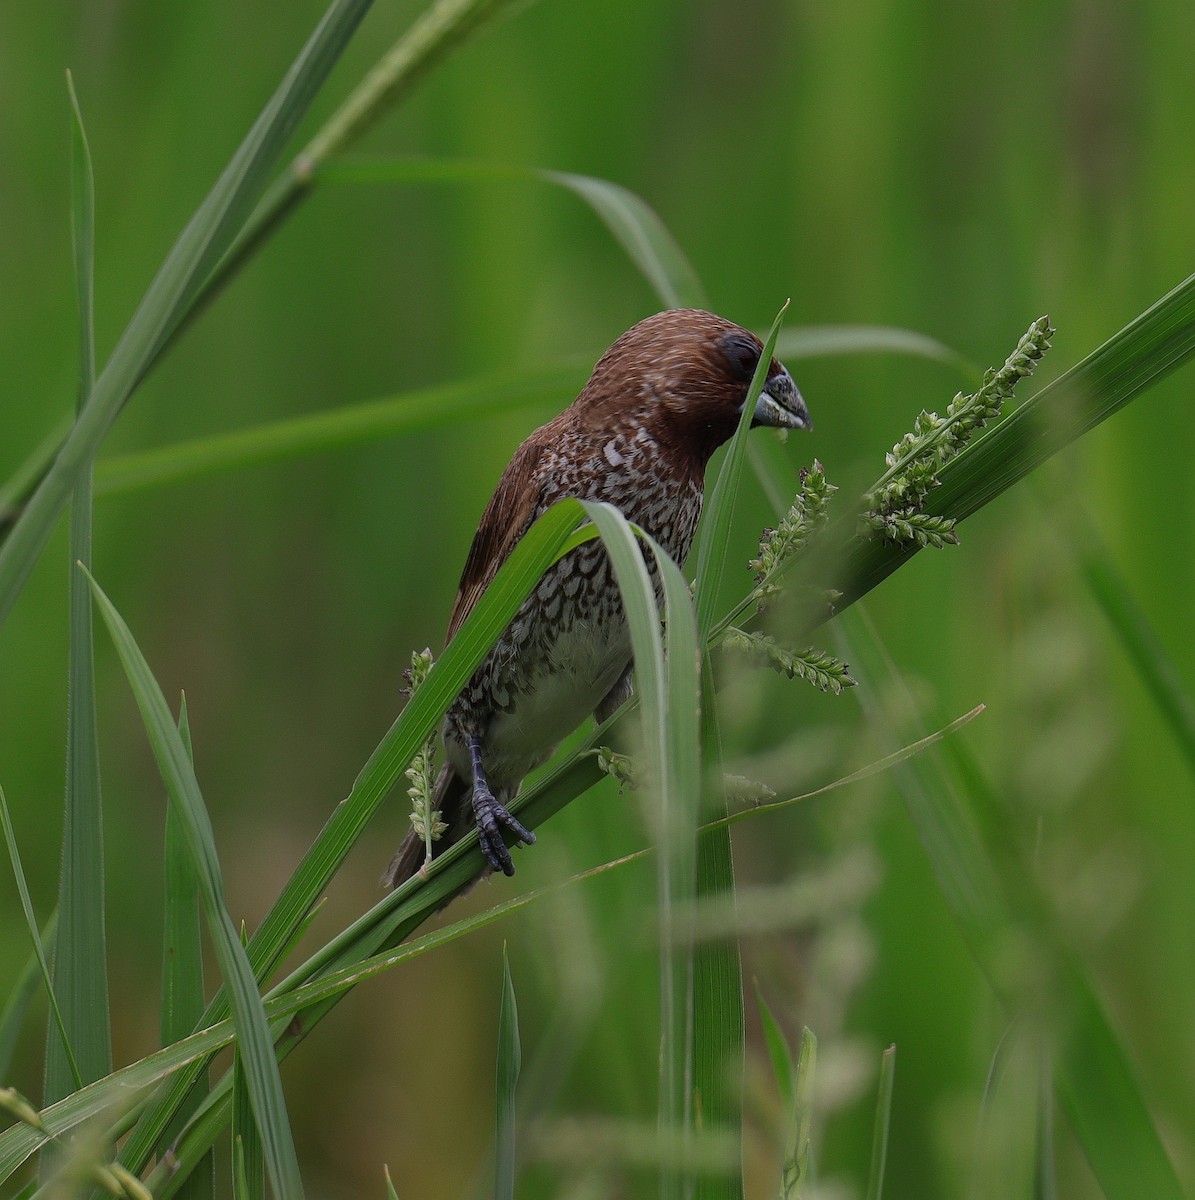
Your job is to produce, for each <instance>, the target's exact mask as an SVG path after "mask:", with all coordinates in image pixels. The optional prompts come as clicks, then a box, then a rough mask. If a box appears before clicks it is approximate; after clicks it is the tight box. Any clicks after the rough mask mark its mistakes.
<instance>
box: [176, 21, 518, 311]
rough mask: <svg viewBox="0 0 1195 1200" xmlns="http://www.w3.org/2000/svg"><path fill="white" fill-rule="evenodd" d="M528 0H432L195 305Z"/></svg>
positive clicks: (293, 167)
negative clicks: (388, 117) (453, 57)
mask: <svg viewBox="0 0 1195 1200" xmlns="http://www.w3.org/2000/svg"><path fill="white" fill-rule="evenodd" d="M527 2H528V0H435V2H434V3H432V4H431V5H430V6H429V7H428V8H426V9H424V11H423V12H422V13H421V14H420V15H419V17H418V18H417V19H416V21H415V23H414V24H413V25H412V26H411V28H410V29H409V30H407V32H406V33H405V34H403V36H402V37H401V38H400V39H399V40H398V41H397V42H395V43H394V45H392V46H391V47H390V49H389V50H387V51H386V53H385V54H384V55H382V57H381V58H380V59H379V60H378V61H377V63H375V65H374V66H373V67H372V68H371V69H370V70H369V71H368V72H366V74H365V77H364V78H363V79H362V80H361V82H360V83H359V84H358V85H357V87H356V88H354V89H353V91H352V92H351V93H350V94H349V95H348V96H347V97H346V98H345V100H344V102H343V103H342V104H341V105H340V106H339V107H338V108H337V109H336V111H335V112H334V113H333V114H332V116H331V117H329V118H328V120H327V121H326V122H324V124H323V125H322V126H320V128H319V130H318V131H317V132H316V133H315V135H314V136H313V137H312V138H311V140H310V141H309V142H308V143H307V144H306V145H305V146H304V147H303V149H302V150H300V151H299V153H298V154H297V155H296V156H295V157H294V158H293V159H292V160H291V162H290V163H289V164H288V166H287V168H286V170H285V171H284V172H283V174H282V175H281V176H279V178H278V179H276V180H275V181H274V183H273V184H272V185H271V187H270V189H269V190H268V191H267V192H266V194H265V195H264V196H263V197H262V198H261V202H260V203H259V204H258V205H257V207H256V208H255V209H254V211H253V214H252V216H251V217H250V218H249V220H248V221H247V222H246V223H245V227H244V229H243V230H242V231H241V233H240V235H239V236H238V238H237V240H236V242H235V243H234V244H233V246H232V247H231V248H230V249H229V251H228V253H227V254H226V255H225V257H224V258H223V260H222V261H221V262H220V264H219V266H218V267H217V268H216V270H215V271H213V272H212V274H211V276H210V277H209V278H208V280H207V281H206V283H205V285H204V288H203V293H202V295H201V296H200V298H199V302H198V303H197V305H196V308H195V311H198V310H199V309H201V308H202V307H203V306H204V305H206V304H207V303H209V302H210V301H211V299H212V298H213V297H214V296H216V295H218V294H219V292H220V291H221V290H222V289H223V288H224V287H225V286H226V285H227V284H228V283H229V281H230V280H231V279H233V278H234V277H235V276H236V274H237V272H238V271H240V269H241V268H242V267H243V266H244V265H245V263H247V262H248V261H249V260H250V259H251V258H252V257H253V255H254V254H255V253H256V252H257V251H258V250H259V249H260V248H261V247H262V245H264V244H265V242H266V241H267V240H268V239H269V238H270V236H271V235H272V234H273V233H274V232H275V231H276V230H277V229H278V228H279V227H280V226H281V225H282V223H283V222H284V221H285V220H286V218H287V217H288V216H290V215H291V214H292V213H293V212H294V211H295V210H296V208H297V207H298V206H299V205H300V204H301V203H302V202H303V201H304V200H305V199H306V198H307V197H308V196H309V195H310V194H311V190H312V186H313V184H314V182H315V180H316V179H317V178H320V177H322V171H321V167H322V165H323V164H324V163H325V161H326V160H327V159H328V158H329V156H331V155H333V154H337V153H339V152H340V151H341V150H342V149H343V148H344V147H345V146H348V145H351V144H352V143H353V142H354V141H356V140H357V139H358V138H359V137H360V136H361V135H362V134H363V133H365V131H366V130H368V129H369V128H370V127H371V126H372V125H373V123H374V122H375V121H376V120H378V119H379V118H380V117H381V116H382V115H383V113H385V112H386V111H387V110H388V109H389V108H391V107H392V106H393V105H394V104H396V103H397V102H398V101H399V100H400V99H402V98H403V97H405V96H406V95H408V94H409V93H410V92H411V91H412V90H413V88H414V87H415V86H416V85H417V84H418V83H419V82H420V81H421V80H423V79H424V78H425V77H426V76H427V75H428V74H429V72H431V71H432V70H434V69H435V67H437V66H438V65H439V64H440V63H441V62H443V61H444V60H445V59H446V58H447V57H448V56H449V55H450V54H452V53H453V52H455V51H456V50H458V49H460V47H461V46H463V45H465V44H466V43H467V42H468V41H469V40H470V39H471V38H473V37H474V36H476V35H477V34H478V33H480V32H481V30H482V29H484V28H485V27H486V26H487V25H489V24H492V23H493V22H495V21H496V20H497V19H498V18H500V17H501V16H503V15H504V14H506V13H508V12H510V11H511V10H512V9H514V8H516V7H518V6H519V5H520V4H525V3H527Z"/></svg>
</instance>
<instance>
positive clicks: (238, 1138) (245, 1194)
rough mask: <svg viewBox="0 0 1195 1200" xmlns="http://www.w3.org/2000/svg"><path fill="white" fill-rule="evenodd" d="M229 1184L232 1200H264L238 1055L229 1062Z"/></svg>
mask: <svg viewBox="0 0 1195 1200" xmlns="http://www.w3.org/2000/svg"><path fill="white" fill-rule="evenodd" d="M232 1180H233V1189H232V1194H233V1197H234V1200H264V1198H265V1194H266V1164H265V1157H264V1154H263V1152H262V1144H261V1136H260V1135H259V1133H258V1131H257V1124H256V1122H255V1121H254V1120H253V1102H252V1100H251V1099H250V1096H249V1080H248V1077H247V1075H246V1073H245V1064H244V1062H243V1060H242V1059H241V1055H240V1052H239V1051H237V1052H236V1053H235V1054H234V1055H233V1060H232ZM180 1190H181V1189H180Z"/></svg>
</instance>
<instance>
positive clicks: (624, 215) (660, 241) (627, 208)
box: [539, 171, 706, 308]
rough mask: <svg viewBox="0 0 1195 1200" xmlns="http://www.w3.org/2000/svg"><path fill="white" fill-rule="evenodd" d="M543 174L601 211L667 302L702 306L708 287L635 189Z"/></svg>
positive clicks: (558, 173) (554, 173)
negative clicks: (705, 286) (702, 282)
mask: <svg viewBox="0 0 1195 1200" xmlns="http://www.w3.org/2000/svg"><path fill="white" fill-rule="evenodd" d="M539 176H540V178H541V179H546V180H548V181H549V182H551V183H557V184H559V185H560V186H561V187H565V188H568V190H569V191H571V192H574V193H575V194H576V195H578V196H580V197H581V199H582V200H584V201H585V203H586V204H588V205H589V207H590V208H592V209H593V211H594V212H595V213H596V214H597V215H598V217H599V218H600V219H601V220H602V222H603V223H604V224H605V226H606V228H607V229H609V230H610V232H611V234H613V235H614V239H615V241H617V242H618V244H619V245H620V246H621V247H622V248H623V249H624V250H625V251H626V253H627V257H628V258H630V260H631V262H633V263H634V264H635V266H636V267H638V268H639V271H640V272H641V273H642V275H643V277H644V278H645V279H646V280H647V281H648V283H650V284H651V286H652V288H653V289H654V291H655V293H656V295H657V296H658V297H659V298H660V300H661V302H662V303H663V304H664V306H665V307H666V308H704V307H705V305H706V299H705V288H703V287H702V286H701V280H700V279H698V277H697V272H696V271H694V270H693V267H692V266H691V264H690V263H689V260H688V259H687V258H686V257H685V253H684V251H683V250H682V249H681V248H680V246H679V245H678V243H677V241H676V239H675V238H674V237H673V236H672V234H671V233H670V232H669V231H668V227H667V226H666V225H665V224H664V222H663V221H661V220H660V218H659V217H658V216H657V215H656V213H655V211H654V209H652V208H651V207H650V206H649V205H648V204H647V203H646V202H645V201H644V200H642V199H641V198H640V197H639V196H637V195H635V193H634V192H632V191H630V190H629V189H627V188H625V187H622V186H621V185H620V184H617V183H610V182H609V181H608V180H605V179H594V178H593V177H592V176H589V175H569V174H566V173H564V172H561V171H541V172H539Z"/></svg>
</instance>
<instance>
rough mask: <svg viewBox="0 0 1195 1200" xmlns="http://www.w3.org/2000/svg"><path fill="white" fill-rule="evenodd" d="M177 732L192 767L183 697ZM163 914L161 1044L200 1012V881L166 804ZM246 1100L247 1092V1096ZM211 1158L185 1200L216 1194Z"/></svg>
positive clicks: (178, 1121) (179, 1034) (204, 1085)
mask: <svg viewBox="0 0 1195 1200" xmlns="http://www.w3.org/2000/svg"><path fill="white" fill-rule="evenodd" d="M178 733H179V737H180V738H182V742H183V748H184V749H185V750H186V752H187V758H188V759H190V761H191V763H192V765H194V762H195V755H194V752H193V750H192V746H191V725H190V721H189V719H188V715H187V698H186V696H183V697H182V699H181V701H180V703H179V713H178ZM163 858H164V867H165V880H164V891H165V897H164V902H165V917H164V920H163V922H162V1014H161V1029H162V1045H163V1046H169V1045H170V1044H171V1043H173V1042H178V1041H181V1040H182V1039H183V1038H185V1037H186V1036H187V1035H188V1034H189V1033H190V1032H191V1031H192V1030H193V1029H196V1028H198V1027H199V1024H200V1020H201V1018H202V1016H203V1007H204V989H203V924H202V923H203V916H202V913H201V911H200V906H199V883H198V880H197V879H196V877H195V866H194V864H193V863H192V861H191V855H190V853H189V852H188V850H187V843H186V835H185V833H184V830H183V829H182V827H181V825H180V823H179V818H178V814H177V813H176V812H175V811H174V809H173V807H172V806H171V805H169V804H167V806H166V836H165V848H164V855H163ZM209 1090H210V1085H209V1082H208V1078H207V1074H206V1072H205V1073H203V1074H201V1075H200V1077H199V1078H198V1079H197V1080H196V1082H195V1086H194V1088H193V1089H192V1091H191V1094H190V1096H189V1097H188V1099H187V1102H186V1103H185V1104H184V1105H183V1106H182V1107H181V1108H180V1109H179V1112H178V1114H177V1115H176V1117H175V1119H174V1121H173V1122H172V1123H171V1126H170V1128H169V1129H168V1130H167V1131H166V1134H165V1136H164V1137H163V1138H162V1140H161V1142H160V1143H159V1146H158V1157H159V1158H161V1157H162V1156H163V1155H164V1154H165V1153H166V1151H167V1149H168V1147H169V1145H170V1143H171V1142H172V1141H173V1140H174V1137H175V1136H176V1135H177V1133H178V1132H179V1130H180V1129H182V1127H183V1125H184V1124H185V1123H186V1122H187V1120H188V1119H189V1118H190V1117H191V1115H192V1113H194V1112H195V1110H196V1109H197V1108H198V1107H199V1105H200V1104H201V1103H202V1102H203V1099H204V1097H205V1096H206V1095H207V1094H208V1091H209ZM246 1099H247V1096H246ZM215 1165H216V1164H215V1159H214V1156H213V1155H211V1154H208V1155H205V1156H204V1158H203V1160H202V1161H201V1162H200V1163H199V1165H198V1166H197V1167H196V1168H195V1170H194V1171H192V1172H191V1173H190V1174H189V1175H188V1176H187V1181H186V1183H185V1184H183V1186H182V1187H181V1188H180V1189H179V1195H180V1196H182V1197H185V1200H202V1198H205V1197H206V1198H208V1200H210V1198H211V1197H212V1196H213V1195H214V1194H215V1186H216V1180H215Z"/></svg>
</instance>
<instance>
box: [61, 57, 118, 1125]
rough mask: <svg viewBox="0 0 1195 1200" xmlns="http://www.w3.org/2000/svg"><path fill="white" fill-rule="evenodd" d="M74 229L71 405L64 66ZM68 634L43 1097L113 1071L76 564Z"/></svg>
mask: <svg viewBox="0 0 1195 1200" xmlns="http://www.w3.org/2000/svg"><path fill="white" fill-rule="evenodd" d="M66 78H67V91H68V93H69V95H70V102H71V115H72V121H71V133H72V136H71V234H72V242H73V245H74V254H75V291H76V297H77V308H78V317H79V381H78V397H77V407H78V408H79V410H82V409H83V407H84V406H85V405H86V403H87V399H88V397H89V396H90V394H91V388H92V385H93V383H94V379H95V350H94V335H93V307H94V306H93V293H94V286H93V261H94V242H95V236H94V234H95V219H94V218H95V184H94V179H93V177H92V170H91V153H90V151H89V149H88V146H87V134H86V132H85V130H84V128H83V118H82V114H81V113H80V111H79V102H78V98H77V97H76V95H75V89H74V84H73V82H72V80H71V77H70V74H69V72H68V74H67V77H66ZM91 509H92V503H91V471H90V469H87V470H84V471H82V472H81V473H80V475H79V477H78V482H77V484H76V485H75V488H74V492H73V495H72V498H71V521H70V561H71V562H81V563H83V564H84V566H87V567H90V566H91V523H92V519H91ZM68 579H69V588H70V604H69V612H70V634H69V665H68V687H67V723H66V794H65V801H64V811H63V822H62V870H61V876H60V879H59V884H58V914H59V926H58V940H57V948H56V951H55V954H54V991H55V994H56V995H57V998H58V1002H59V1004H61V1006H62V1019H63V1021H64V1023H65V1026H66V1031H67V1034H68V1035H69V1041H70V1046H71V1048H72V1049H73V1051H74V1056H75V1062H74V1063H71V1062H69V1061H68V1059H67V1055H66V1051H65V1043H64V1042H63V1041H62V1039H60V1038H59V1037H58V1036H57V1035H56V1034H54V1033H51V1034H50V1035H49V1037H48V1038H47V1043H46V1072H45V1075H46V1077H45V1102H46V1103H50V1102H52V1101H54V1100H58V1099H60V1098H61V1097H62V1096H65V1095H66V1094H67V1093H68V1092H70V1091H72V1090H73V1089H74V1088H76V1087H78V1086H79V1083H78V1080H77V1077H76V1069H77V1072H78V1075H79V1076H81V1077H82V1080H83V1082H84V1083H90V1082H91V1081H92V1080H93V1079H99V1078H101V1077H102V1076H104V1075H107V1074H108V1073H109V1072H110V1071H111V1070H112V1037H111V1032H110V1029H109V1017H108V967H107V952H106V945H107V940H106V933H105V928H104V837H103V806H102V797H101V790H100V757H99V734H98V730H97V723H96V708H95V659H94V643H93V637H92V616H91V595H90V592H89V590H88V587H87V580H86V579H85V578H83V576H82V574H81V573H80V572H78V571H71V572H70V573H69V576H68Z"/></svg>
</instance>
